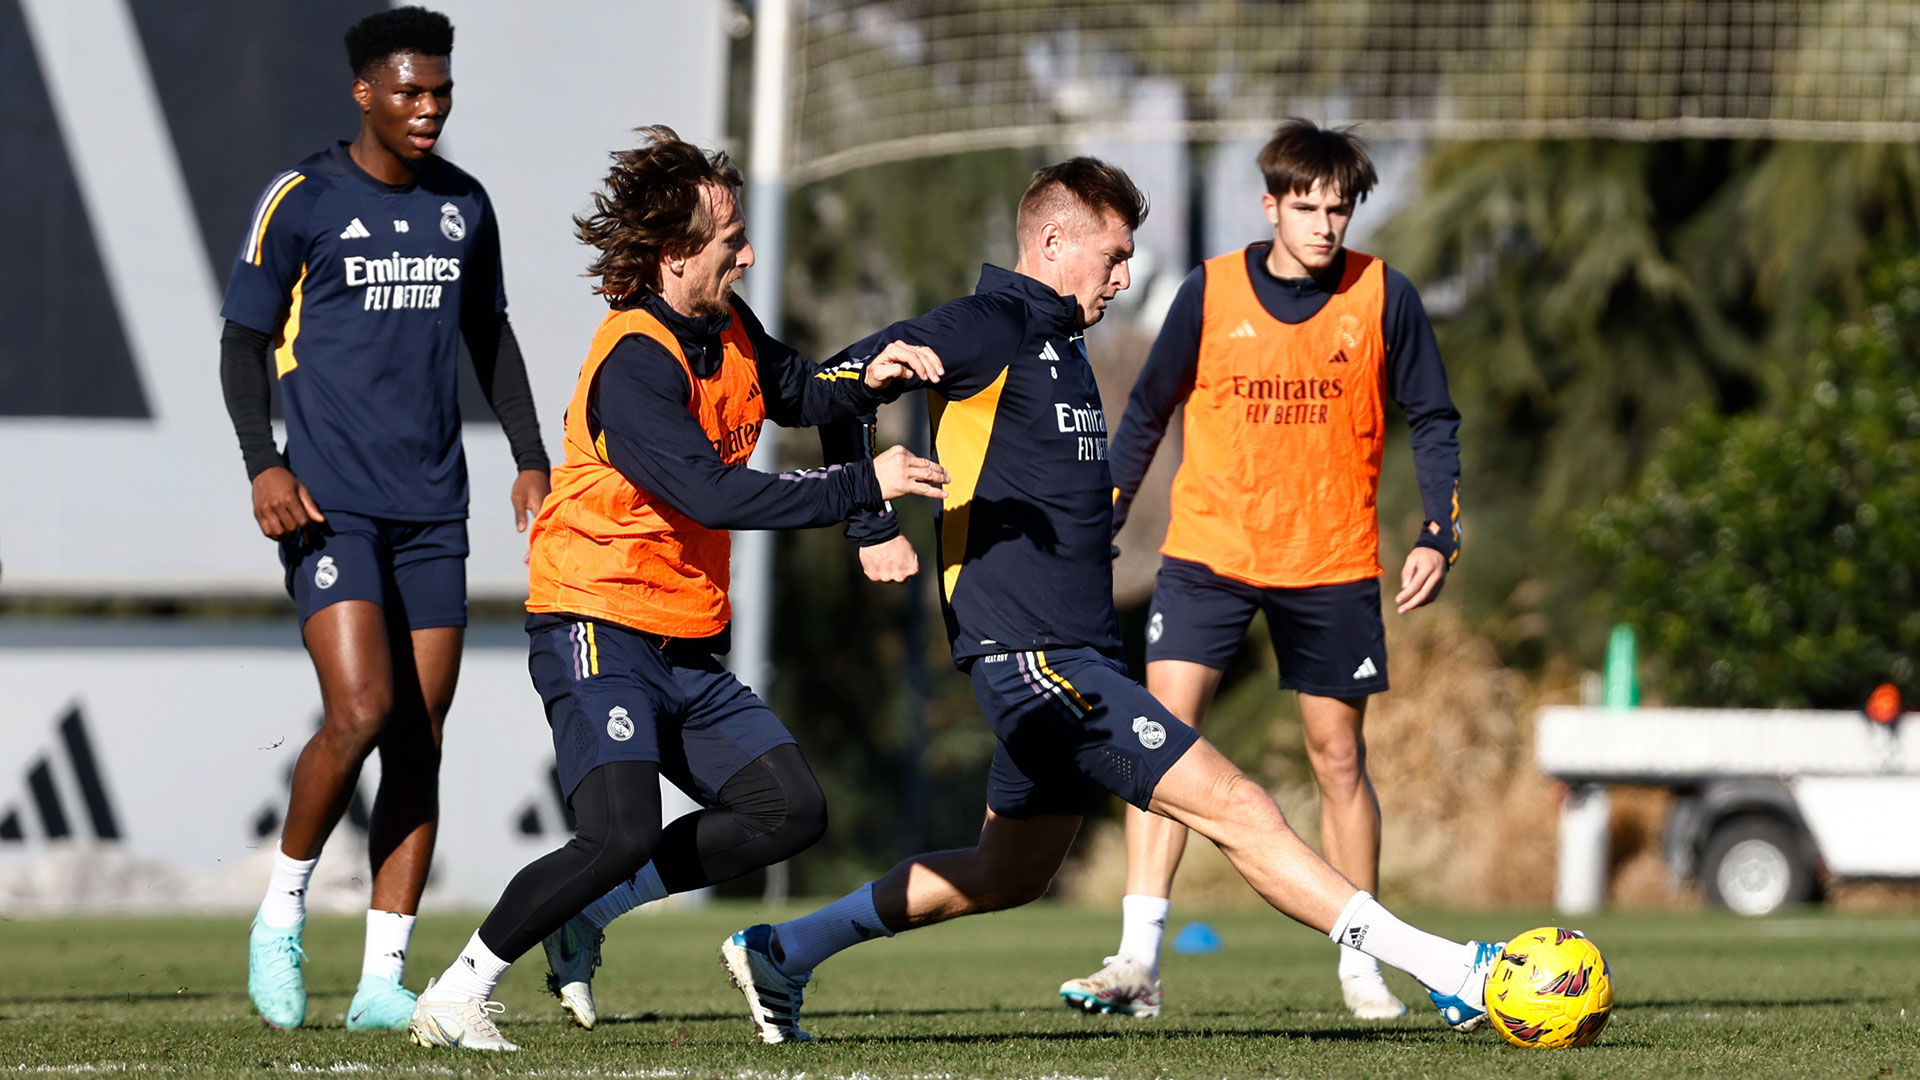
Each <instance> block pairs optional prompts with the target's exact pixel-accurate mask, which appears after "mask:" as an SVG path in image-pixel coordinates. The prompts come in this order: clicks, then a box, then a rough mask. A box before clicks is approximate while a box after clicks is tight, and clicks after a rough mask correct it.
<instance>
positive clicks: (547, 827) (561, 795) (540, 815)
mask: <svg viewBox="0 0 1920 1080" xmlns="http://www.w3.org/2000/svg"><path fill="white" fill-rule="evenodd" d="M543 811H544V812H543ZM574 824H575V822H574V819H573V808H572V807H571V806H568V805H567V796H566V793H565V792H564V791H562V790H561V787H560V769H559V768H558V767H557V766H556V767H552V768H549V769H548V770H547V790H546V791H545V792H544V793H543V794H541V795H534V796H529V797H528V799H527V801H526V802H524V803H521V804H520V811H519V813H518V814H517V815H515V817H514V818H513V827H514V829H515V830H517V831H518V832H519V833H520V835H521V836H549V835H551V836H568V835H571V834H572V833H573V828H574ZM569 940H571V939H569Z"/></svg>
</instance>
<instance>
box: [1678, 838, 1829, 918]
mask: <svg viewBox="0 0 1920 1080" xmlns="http://www.w3.org/2000/svg"><path fill="white" fill-rule="evenodd" d="M1700 880H1701V883H1702V884H1703V885H1704V886H1705V888H1706V893H1707V902H1708V903H1710V904H1714V905H1717V906H1720V907H1724V908H1728V909H1730V910H1732V911H1734V912H1737V913H1738V914H1741V915H1768V914H1771V913H1773V912H1775V911H1778V910H1779V909H1781V908H1783V907H1785V906H1787V905H1788V904H1804V903H1807V902H1809V901H1811V900H1812V899H1813V898H1814V894H1815V882H1814V879H1813V864H1812V860H1810V859H1809V858H1808V857H1807V845H1806V844H1805V843H1804V841H1803V840H1802V838H1801V836H1800V835H1799V833H1798V832H1797V831H1796V830H1795V829H1793V827H1791V826H1789V825H1788V824H1786V823H1785V822H1783V821H1780V820H1778V819H1776V818H1771V817H1763V816H1760V815H1755V814H1747V815H1742V816H1740V817H1735V818H1729V819H1728V820H1726V821H1723V822H1721V823H1720V824H1719V826H1717V827H1716V828H1715V829H1714V830H1713V835H1712V836H1711V837H1709V838H1708V839H1707V846H1706V850H1705V851H1704V852H1703V853H1702V854H1701V857H1700Z"/></svg>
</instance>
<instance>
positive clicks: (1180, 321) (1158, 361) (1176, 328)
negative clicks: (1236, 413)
mask: <svg viewBox="0 0 1920 1080" xmlns="http://www.w3.org/2000/svg"><path fill="white" fill-rule="evenodd" d="M1272 247H1273V242H1272V241H1262V242H1259V243H1255V244H1251V245H1249V246H1248V247H1247V249H1246V259H1247V274H1248V276H1249V277H1250V278H1251V279H1252V280H1253V291H1254V295H1255V296H1256V297H1257V298H1258V299H1259V301H1260V304H1261V306H1262V307H1264V308H1266V310H1267V312H1268V313H1269V314H1271V315H1272V316H1273V317H1274V318H1276V319H1278V320H1280V321H1281V322H1284V323H1292V324H1298V323H1303V322H1305V321H1307V320H1308V319H1310V318H1312V317H1313V316H1314V315H1315V314H1316V313H1318V312H1319V311H1320V309H1321V308H1323V307H1325V306H1326V303H1327V300H1328V299H1329V298H1330V297H1331V295H1332V294H1331V293H1330V292H1329V291H1328V286H1327V285H1325V284H1322V282H1323V281H1324V282H1331V283H1338V282H1339V281H1340V279H1341V276H1342V275H1343V274H1344V273H1345V271H1346V252H1345V251H1342V252H1341V253H1340V255H1339V257H1338V258H1336V259H1335V260H1334V263H1333V265H1332V266H1330V267H1329V268H1328V269H1327V271H1326V273H1324V274H1322V275H1320V277H1319V278H1312V277H1307V278H1278V277H1275V276H1274V275H1273V273H1272V272H1271V271H1269V270H1268V269H1267V253H1268V252H1269V251H1270V250H1271V249H1272ZM1206 283H1207V275H1206V268H1205V267H1204V266H1199V267H1195V268H1194V269H1193V271H1192V272H1191V273H1189V274H1188V275H1187V277H1186V280H1185V281H1183V282H1181V283H1180V291H1179V292H1178V293H1177V294H1176V295H1175V297H1174V301H1173V306H1172V307H1171V308H1169V309H1168V311H1167V318H1166V321H1165V322H1164V323H1163V324H1162V325H1161V327H1160V336H1159V337H1158V338H1156V339H1155V340H1154V343H1153V349H1152V351H1151V352H1149V353H1148V354H1147V362H1146V364H1145V365H1144V366H1142V367H1141V369H1140V376H1139V378H1138V379H1136V380H1135V382H1134V384H1133V392H1132V393H1131V394H1130V395H1129V396H1128V398H1127V408H1126V411H1125V412H1123V413H1122V414H1121V415H1120V420H1119V423H1118V424H1117V425H1116V428H1115V431H1114V435H1113V480H1114V529H1115V531H1118V530H1119V528H1120V526H1121V525H1122V524H1124V523H1125V521H1126V516H1127V511H1128V509H1129V507H1130V506H1131V505H1132V503H1133V497H1134V495H1135V494H1136V493H1137V492H1138V491H1139V490H1140V483H1141V481H1142V480H1143V479H1144V478H1145V477H1146V475H1147V467H1148V466H1149V465H1151V464H1152V463H1153V455H1154V451H1155V450H1156V449H1158V448H1159V446H1160V440H1161V438H1162V437H1163V436H1164V435H1165V434H1166V431H1167V423H1168V422H1169V420H1170V419H1171V418H1172V416H1173V413H1174V411H1175V410H1176V409H1178V408H1179V407H1180V405H1181V403H1183V402H1184V401H1186V399H1187V396H1188V395H1189V394H1191V393H1192V392H1193V382H1194V377H1195V372H1196V371H1197V369H1198V366H1199V362H1200V326H1201V316H1202V312H1203V309H1204V296H1205V292H1206ZM1381 321H1382V324H1383V325H1382V327H1381V336H1382V337H1383V338H1384V339H1385V340H1386V345H1387V371H1386V379H1387V391H1388V393H1389V394H1390V395H1392V397H1393V400H1394V401H1395V402H1396V403H1397V404H1399V406H1400V408H1401V409H1402V410H1403V411H1404V412H1405V413H1406V416H1407V426H1408V427H1409V428H1410V429H1411V440H1410V441H1411V442H1412V445H1413V464H1414V471H1415V474H1416V475H1417V476H1418V478H1419V482H1420V503H1421V507H1422V509H1423V511H1424V513H1425V525H1423V527H1422V528H1421V530H1420V535H1419V537H1418V538H1417V539H1416V540H1415V542H1414V543H1415V545H1416V546H1419V547H1430V548H1434V549H1436V550H1438V551H1439V552H1440V553H1441V554H1442V555H1446V556H1448V561H1449V562H1451V561H1452V556H1453V555H1454V554H1455V549H1456V548H1457V546H1458V537H1457V534H1456V531H1455V530H1456V527H1457V524H1458V523H1457V520H1456V518H1457V515H1458V512H1459V511H1458V507H1457V505H1456V503H1455V497H1454V496H1455V492H1456V490H1457V488H1458V486H1459V481H1460V441H1459V430H1460V412H1459V410H1458V409H1456V408H1454V405H1453V398H1452V396H1451V395H1450V394H1449V393H1448V391H1447V372H1446V368H1445V367H1443V366H1442V365H1441V362H1440V347H1439V346H1438V345H1437V344H1436V343H1435V342H1434V339H1433V324H1432V323H1431V322H1429V321H1428V320H1427V312H1426V308H1425V307H1423V306H1422V305H1421V303H1420V294H1419V293H1418V292H1416V291H1415V290H1414V287H1413V283H1412V282H1409V281H1408V280H1407V278H1406V275H1404V274H1402V273H1400V272H1399V271H1398V270H1395V269H1393V268H1392V267H1388V268H1387V270H1386V310H1385V312H1384V314H1383V317H1382V320H1381ZM1431 526H1437V527H1438V528H1437V531H1436V530H1435V529H1434V528H1432V527H1431Z"/></svg>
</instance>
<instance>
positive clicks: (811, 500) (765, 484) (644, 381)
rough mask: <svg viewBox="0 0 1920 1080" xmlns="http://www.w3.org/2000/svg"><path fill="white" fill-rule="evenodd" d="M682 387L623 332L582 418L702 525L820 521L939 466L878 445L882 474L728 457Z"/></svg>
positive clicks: (639, 478)
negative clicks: (904, 458)
mask: <svg viewBox="0 0 1920 1080" xmlns="http://www.w3.org/2000/svg"><path fill="white" fill-rule="evenodd" d="M690 389H691V388H690V385H689V383H688V382H687V375H686V372H685V370H684V369H683V368H681V367H680V365H679V362H678V361H677V360H675V359H674V358H673V357H672V356H671V355H669V354H668V353H667V352H666V350H665V349H663V348H662V347H661V346H660V345H659V344H658V343H656V342H654V341H653V340H652V339H650V338H646V337H643V336H633V337H628V338H627V339H625V340H624V341H622V342H620V343H619V344H618V345H616V346H614V349H613V352H612V353H611V354H609V356H608V358H607V360H606V362H605V363H603V364H602V365H601V367H600V370H599V373H598V375H597V377H596V378H595V381H594V386H593V389H592V391H591V396H590V397H589V399H588V425H589V428H590V429H591V430H593V431H594V432H595V437H596V440H600V441H603V442H604V445H605V447H606V454H607V458H608V462H609V463H610V464H612V465H613V466H614V467H615V468H616V469H619V470H620V472H621V474H622V475H624V476H625V477H626V478H627V479H628V480H629V481H630V482H632V483H633V485H634V486H635V487H638V488H640V489H642V490H644V491H646V492H647V493H649V494H651V495H654V496H657V497H659V498H660V499H662V500H664V501H665V502H666V503H667V504H668V505H670V506H672V507H673V508H674V509H676V510H679V511H680V512H681V513H683V514H685V515H686V516H688V517H689V518H692V519H693V520H694V521H696V522H699V523H700V524H702V525H705V526H706V527H708V528H710V529H804V528H812V527H816V526H820V525H830V524H833V523H834V522H836V521H842V520H845V519H846V518H847V516H848V515H849V514H851V513H853V512H854V511H855V510H861V509H864V510H877V509H879V508H880V507H881V506H882V505H883V504H884V503H885V502H886V500H887V499H890V498H893V497H895V496H896V495H901V494H920V493H923V492H922V489H923V488H925V487H926V486H928V484H929V482H930V481H931V480H935V479H937V478H938V477H939V476H942V475H944V474H941V473H938V472H937V471H933V470H938V469H939V466H938V465H935V464H933V463H932V462H925V461H924V459H921V458H912V462H923V463H924V467H923V466H922V465H915V464H913V463H912V462H900V461H899V460H898V455H895V456H894V457H892V458H889V457H888V455H886V454H882V455H880V457H881V458H882V459H887V461H888V465H887V467H886V471H885V479H882V469H881V466H880V462H879V459H876V460H875V461H859V462H854V463H852V464H849V465H843V466H834V467H830V468H825V469H807V470H802V471H798V472H789V473H777V474H776V473H764V472H760V471H758V470H755V469H752V468H749V467H748V466H746V465H744V464H742V465H732V464H728V463H727V461H726V460H724V459H723V458H722V457H721V456H720V454H719V451H717V450H716V449H715V447H714V442H713V440H712V439H711V438H710V437H709V436H708V434H707V433H706V431H705V430H704V429H702V427H701V426H700V422H699V421H698V420H696V419H695V418H694V416H693V414H692V413H689V412H688V411H687V408H686V399H687V394H688V393H689V391H690ZM902 453H904V451H902ZM908 456H909V457H911V455H908Z"/></svg>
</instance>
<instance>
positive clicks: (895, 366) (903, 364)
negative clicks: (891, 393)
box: [862, 341, 947, 390]
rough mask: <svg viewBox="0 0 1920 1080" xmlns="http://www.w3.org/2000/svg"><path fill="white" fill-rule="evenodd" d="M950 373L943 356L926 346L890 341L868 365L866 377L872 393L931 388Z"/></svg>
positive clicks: (865, 379)
mask: <svg viewBox="0 0 1920 1080" xmlns="http://www.w3.org/2000/svg"><path fill="white" fill-rule="evenodd" d="M946 373H947V369H946V365H944V364H942V363H941V362H940V354H939V353H937V352H934V351H933V350H932V349H930V348H928V347H927V346H925V345H913V344H910V343H908V342H905V341H890V342H888V343H887V346H886V348H884V349H881V350H880V354H879V355H878V356H875V357H874V358H873V359H872V360H869V361H867V370H866V372H865V374H864V375H863V376H862V378H863V380H864V381H865V382H866V384H867V388H868V389H869V390H886V389H902V390H905V389H911V388H913V387H915V386H931V385H933V384H935V383H938V382H939V381H940V379H941V377H942V376H944V375H945V374H946Z"/></svg>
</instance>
